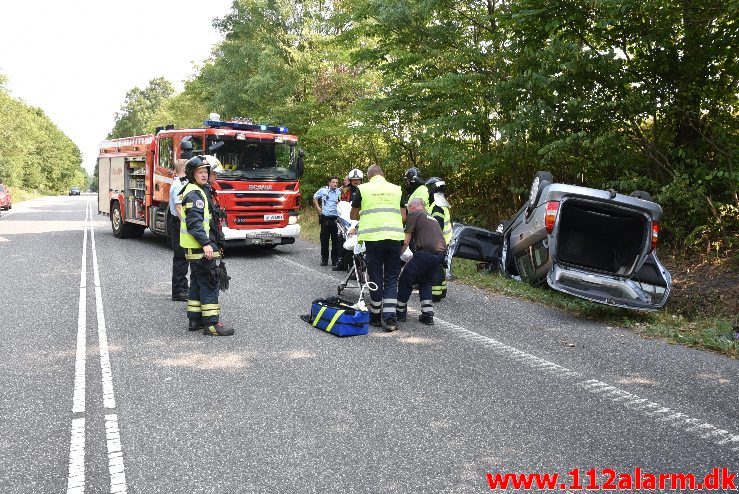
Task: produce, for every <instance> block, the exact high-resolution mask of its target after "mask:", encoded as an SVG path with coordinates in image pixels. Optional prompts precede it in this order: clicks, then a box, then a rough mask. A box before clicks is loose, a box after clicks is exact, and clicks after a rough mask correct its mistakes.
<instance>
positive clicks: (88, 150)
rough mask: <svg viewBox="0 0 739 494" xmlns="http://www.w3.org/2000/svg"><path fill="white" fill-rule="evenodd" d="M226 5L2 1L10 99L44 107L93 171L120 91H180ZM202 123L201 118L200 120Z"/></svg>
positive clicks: (1, 52)
mask: <svg viewBox="0 0 739 494" xmlns="http://www.w3.org/2000/svg"><path fill="white" fill-rule="evenodd" d="M231 3H232V0H201V1H194V0H149V1H144V0H125V1H122V0H117V1H112V0H77V1H73V2H65V1H59V0H36V1H29V0H25V1H22V0H21V1H19V0H11V1H8V2H2V4H3V5H2V19H3V22H2V29H0V73H2V74H4V75H5V76H6V77H7V78H8V81H7V84H6V87H7V88H8V89H9V90H10V93H11V95H12V96H13V97H15V98H19V99H22V100H23V101H24V102H25V103H27V104H29V105H32V106H36V107H39V108H41V109H42V110H44V112H45V113H46V115H48V116H49V118H51V120H52V121H53V122H54V123H55V124H56V125H57V126H58V127H59V128H60V129H61V130H62V132H64V133H65V134H66V135H67V136H68V137H69V138H70V139H72V140H73V141H74V142H75V143H76V144H77V146H78V147H79V148H80V151H81V152H82V160H83V163H82V164H83V166H84V167H85V169H87V171H88V172H89V173H90V174H92V172H93V170H94V168H95V160H96V158H97V152H98V145H99V144H100V143H101V142H102V141H103V140H104V139H105V137H106V136H107V134H108V132H110V130H111V129H112V127H113V122H114V117H115V113H116V112H117V111H119V110H120V108H121V105H122V104H123V100H124V98H125V96H126V92H127V91H128V90H130V89H132V88H133V87H135V86H138V87H140V88H142V89H143V88H144V87H145V86H146V85H147V84H148V82H149V81H150V80H151V79H154V78H156V77H165V78H166V79H168V80H169V81H170V82H171V83H172V84H173V85H174V86H175V88H176V89H177V91H181V90H182V88H183V81H185V80H186V79H188V78H190V77H191V76H193V75H194V74H195V73H196V68H195V67H196V65H197V64H201V63H202V62H203V61H204V60H206V59H207V58H208V57H209V56H210V52H211V49H212V47H213V45H215V44H216V43H218V42H219V41H220V40H221V39H222V37H221V35H220V33H219V32H218V31H216V30H215V29H214V28H213V25H212V22H213V19H214V18H216V17H223V16H224V15H226V14H227V13H228V11H229V9H230V6H231ZM203 117H204V118H203V120H205V117H206V115H204V116H203Z"/></svg>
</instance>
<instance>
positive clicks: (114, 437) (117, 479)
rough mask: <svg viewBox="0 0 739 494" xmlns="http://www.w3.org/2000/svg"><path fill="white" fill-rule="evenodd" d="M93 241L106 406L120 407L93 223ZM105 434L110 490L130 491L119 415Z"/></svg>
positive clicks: (110, 421) (109, 422)
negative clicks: (114, 378) (117, 405)
mask: <svg viewBox="0 0 739 494" xmlns="http://www.w3.org/2000/svg"><path fill="white" fill-rule="evenodd" d="M90 244H91V250H92V272H93V279H94V283H95V310H96V314H97V322H98V340H99V347H100V371H101V379H102V385H103V406H104V407H105V408H107V409H113V408H116V402H115V392H114V390H113V371H112V369H111V366H110V351H109V348H108V331H107V329H106V327H105V312H104V310H103V295H102V291H101V288H100V270H99V269H98V257H97V247H96V246H95V226H94V225H93V224H91V225H90ZM105 437H106V438H107V446H108V471H109V474H110V492H111V493H125V492H127V490H128V487H127V484H126V473H125V466H124V461H123V448H122V446H121V435H120V431H119V429H118V415H117V414H115V413H113V414H108V415H106V416H105Z"/></svg>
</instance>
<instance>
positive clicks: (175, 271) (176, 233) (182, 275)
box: [169, 216, 190, 296]
mask: <svg viewBox="0 0 739 494" xmlns="http://www.w3.org/2000/svg"><path fill="white" fill-rule="evenodd" d="M169 231H170V232H171V234H172V235H171V239H172V245H171V247H172V295H173V296H174V295H181V294H185V293H187V290H188V286H187V268H188V265H189V264H190V263H189V262H187V259H185V249H183V248H182V247H181V246H180V219H179V218H177V217H176V216H170V218H169Z"/></svg>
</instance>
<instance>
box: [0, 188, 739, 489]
mask: <svg viewBox="0 0 739 494" xmlns="http://www.w3.org/2000/svg"><path fill="white" fill-rule="evenodd" d="M88 205H89V209H90V210H91V211H90V214H88ZM319 257H320V256H319V252H318V250H317V246H315V245H312V244H310V243H307V242H302V241H299V242H298V243H296V244H295V245H292V246H285V247H280V248H277V249H275V250H272V251H262V250H256V249H243V250H236V251H230V252H228V253H227V260H226V262H227V264H228V269H229V273H230V275H231V276H232V280H231V288H230V289H229V290H228V291H227V292H225V293H222V295H221V304H222V320H223V321H224V323H226V324H227V325H232V326H233V327H235V328H236V335H235V336H234V337H231V338H209V337H206V336H203V335H202V334H200V333H191V332H188V331H187V320H186V318H185V304H184V302H172V301H171V300H170V290H171V286H170V275H171V252H170V251H169V250H168V249H167V248H166V246H165V244H164V242H163V241H162V240H160V239H158V238H155V237H154V236H152V235H151V234H150V233H147V234H145V236H144V237H143V238H142V239H136V240H133V239H126V240H119V239H116V238H114V237H113V235H112V232H111V229H110V224H109V221H108V218H107V217H104V216H98V215H97V207H96V197H95V196H84V195H83V196H81V197H53V198H41V199H36V200H33V201H28V202H25V203H18V204H14V206H13V209H12V210H11V211H10V212H7V213H5V212H4V213H3V215H2V217H1V218H0V300H1V301H2V302H1V303H2V311H1V313H0V322H1V323H2V324H1V325H0V328H2V330H3V331H4V335H3V338H1V339H0V355H2V357H1V358H0V383H2V388H1V391H2V394H1V397H0V492H2V493H38V492H44V493H47V492H48V493H55V492H88V493H97V492H129V493H264V492H275V493H292V492H295V493H306V492H317V493H318V492H320V493H326V492H337V493H353V492H357V493H360V492H368V493H369V492H372V493H396V492H397V493H406V492H414V493H415V492H445V493H446V492H453V493H468V492H469V493H476V492H490V487H489V484H488V480H487V476H486V474H488V473H490V474H493V475H494V474H495V473H499V472H502V473H532V472H541V473H558V474H559V475H560V479H561V481H562V482H570V481H571V480H572V479H571V478H570V477H568V472H571V471H572V470H573V469H575V468H580V469H581V473H580V476H581V482H582V483H583V484H586V483H587V480H588V478H587V477H586V476H585V475H586V474H585V471H586V470H588V469H590V468H595V469H596V470H598V471H599V472H600V471H601V470H602V469H604V468H610V469H613V470H615V471H616V472H633V471H634V468H635V467H639V468H641V469H642V470H643V471H644V472H651V473H655V474H658V473H695V474H697V475H698V476H699V477H700V479H701V480H702V476H703V475H704V474H706V473H708V472H710V470H711V469H712V468H714V467H718V468H722V467H727V468H728V469H729V471H730V472H737V471H738V470H739V362H738V361H736V360H731V359H728V358H726V357H723V356H720V355H715V354H711V353H708V352H703V351H698V350H693V349H689V348H684V347H680V346H677V345H671V344H668V343H666V342H663V341H659V340H650V339H644V338H642V337H640V336H638V335H634V334H632V333H629V332H627V331H625V330H621V329H617V328H609V327H606V326H605V325H603V324H600V323H595V322H592V321H588V320H583V319H578V318H576V317H573V316H571V315H568V314H566V313H563V312H559V311H556V310H552V309H549V308H545V307H541V306H538V305H535V304H531V303H528V302H522V301H519V300H515V299H510V298H506V297H499V296H493V295H489V294H485V293H484V292H482V291H480V290H477V289H474V288H470V287H465V286H462V285H457V284H454V283H451V284H450V288H449V297H448V298H447V299H446V300H445V301H444V302H443V303H441V304H438V305H437V307H436V310H437V324H436V325H435V326H434V327H433V328H428V327H425V326H422V325H420V324H419V323H418V322H417V321H415V316H410V317H409V322H408V323H406V324H404V325H402V326H401V329H400V330H399V331H398V332H396V333H384V332H382V331H381V330H378V329H376V328H371V332H370V334H369V335H368V336H358V337H352V338H337V337H334V336H332V335H330V334H326V333H324V332H321V331H318V330H316V329H313V328H311V327H310V326H309V325H307V324H306V323H304V322H302V321H301V320H300V319H299V315H301V314H304V313H307V312H308V310H309V307H310V302H311V300H313V299H314V298H317V297H320V296H324V295H332V294H335V292H336V285H337V283H338V282H339V280H340V276H339V273H334V272H332V271H330V270H329V269H327V268H323V267H319V266H318V261H319ZM346 294H347V295H348V296H349V297H356V292H346ZM411 302H412V304H411V307H414V308H415V309H418V300H417V297H416V295H414V298H412V299H411ZM413 314H417V312H416V313H413ZM583 479H584V480H583ZM603 481H605V477H604V476H599V482H603ZM558 483H560V482H558ZM737 483H738V484H739V481H738V482H737ZM562 492H563V491H562Z"/></svg>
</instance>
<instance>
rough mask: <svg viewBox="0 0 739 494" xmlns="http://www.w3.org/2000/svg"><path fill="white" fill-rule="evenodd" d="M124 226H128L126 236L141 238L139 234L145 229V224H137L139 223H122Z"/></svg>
mask: <svg viewBox="0 0 739 494" xmlns="http://www.w3.org/2000/svg"><path fill="white" fill-rule="evenodd" d="M123 227H124V228H128V233H127V234H126V236H127V237H131V238H141V236H142V235H143V234H144V232H145V231H146V227H145V226H139V225H123Z"/></svg>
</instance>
